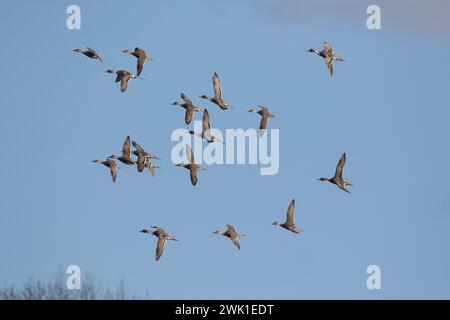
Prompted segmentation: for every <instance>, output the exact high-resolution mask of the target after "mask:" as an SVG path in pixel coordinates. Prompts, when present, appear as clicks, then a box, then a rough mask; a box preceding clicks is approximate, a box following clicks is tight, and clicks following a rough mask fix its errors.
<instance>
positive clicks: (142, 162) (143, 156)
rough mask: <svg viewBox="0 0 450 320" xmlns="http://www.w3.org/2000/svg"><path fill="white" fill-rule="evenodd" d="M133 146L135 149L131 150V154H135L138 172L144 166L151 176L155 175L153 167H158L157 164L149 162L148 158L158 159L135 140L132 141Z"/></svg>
mask: <svg viewBox="0 0 450 320" xmlns="http://www.w3.org/2000/svg"><path fill="white" fill-rule="evenodd" d="M132 144H133V147H134V148H135V150H134V151H133V154H134V155H135V156H137V160H136V166H137V170H138V172H142V171H143V170H144V168H147V169H148V170H149V171H150V173H151V174H152V176H154V175H155V168H158V166H156V165H154V164H152V163H151V162H150V159H157V160H160V159H159V158H158V157H156V156H155V155H154V154H151V153H149V152H147V151H145V150H144V148H142V147H141V146H140V145H139V144H138V143H137V142H136V141H134V140H133V141H132Z"/></svg>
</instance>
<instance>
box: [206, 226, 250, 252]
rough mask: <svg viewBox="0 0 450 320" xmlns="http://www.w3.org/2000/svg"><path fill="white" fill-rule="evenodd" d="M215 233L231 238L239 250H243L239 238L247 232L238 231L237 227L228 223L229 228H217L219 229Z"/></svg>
mask: <svg viewBox="0 0 450 320" xmlns="http://www.w3.org/2000/svg"><path fill="white" fill-rule="evenodd" d="M213 233H215V234H220V235H222V236H225V237H227V238H230V240H231V241H232V242H233V244H234V245H235V246H236V247H237V248H238V250H241V246H240V244H239V241H238V239H239V238H242V237H244V236H245V234H241V233H239V232H237V231H236V229H235V228H234V227H233V226H232V225H231V224H227V230H225V231H221V230H217V231H214V232H213Z"/></svg>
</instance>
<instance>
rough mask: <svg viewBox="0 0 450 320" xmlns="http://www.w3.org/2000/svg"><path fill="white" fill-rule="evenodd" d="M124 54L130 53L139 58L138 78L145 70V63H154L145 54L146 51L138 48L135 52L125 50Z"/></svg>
mask: <svg viewBox="0 0 450 320" xmlns="http://www.w3.org/2000/svg"><path fill="white" fill-rule="evenodd" d="M122 52H123V53H129V54H131V55H133V56H135V57H136V58H137V66H136V70H137V71H136V72H137V73H136V74H137V76H138V77H139V75H140V74H141V72H142V69H143V68H144V63H145V62H147V61H152V58H150V57H149V56H148V55H147V54H146V53H145V51H144V50H142V49H140V48H138V47H136V48H135V49H134V51H131V50H128V49H125V50H122Z"/></svg>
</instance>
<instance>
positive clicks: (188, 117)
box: [172, 92, 201, 124]
mask: <svg viewBox="0 0 450 320" xmlns="http://www.w3.org/2000/svg"><path fill="white" fill-rule="evenodd" d="M181 99H183V101H184V102H178V101H175V102H173V103H172V105H173V106H180V107H182V108H184V109H185V110H186V113H185V116H184V122H185V123H186V124H190V123H191V121H192V117H193V115H194V111H195V112H198V111H201V109H200V108H199V107H197V106H194V104H193V103H192V101H191V99H189V97H188V96H187V95H185V94H184V93H183V92H182V93H181Z"/></svg>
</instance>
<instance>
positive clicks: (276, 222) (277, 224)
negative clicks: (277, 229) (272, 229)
mask: <svg viewBox="0 0 450 320" xmlns="http://www.w3.org/2000/svg"><path fill="white" fill-rule="evenodd" d="M272 225H273V226H279V225H280V223H279V222H278V221H274V222H272Z"/></svg>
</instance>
